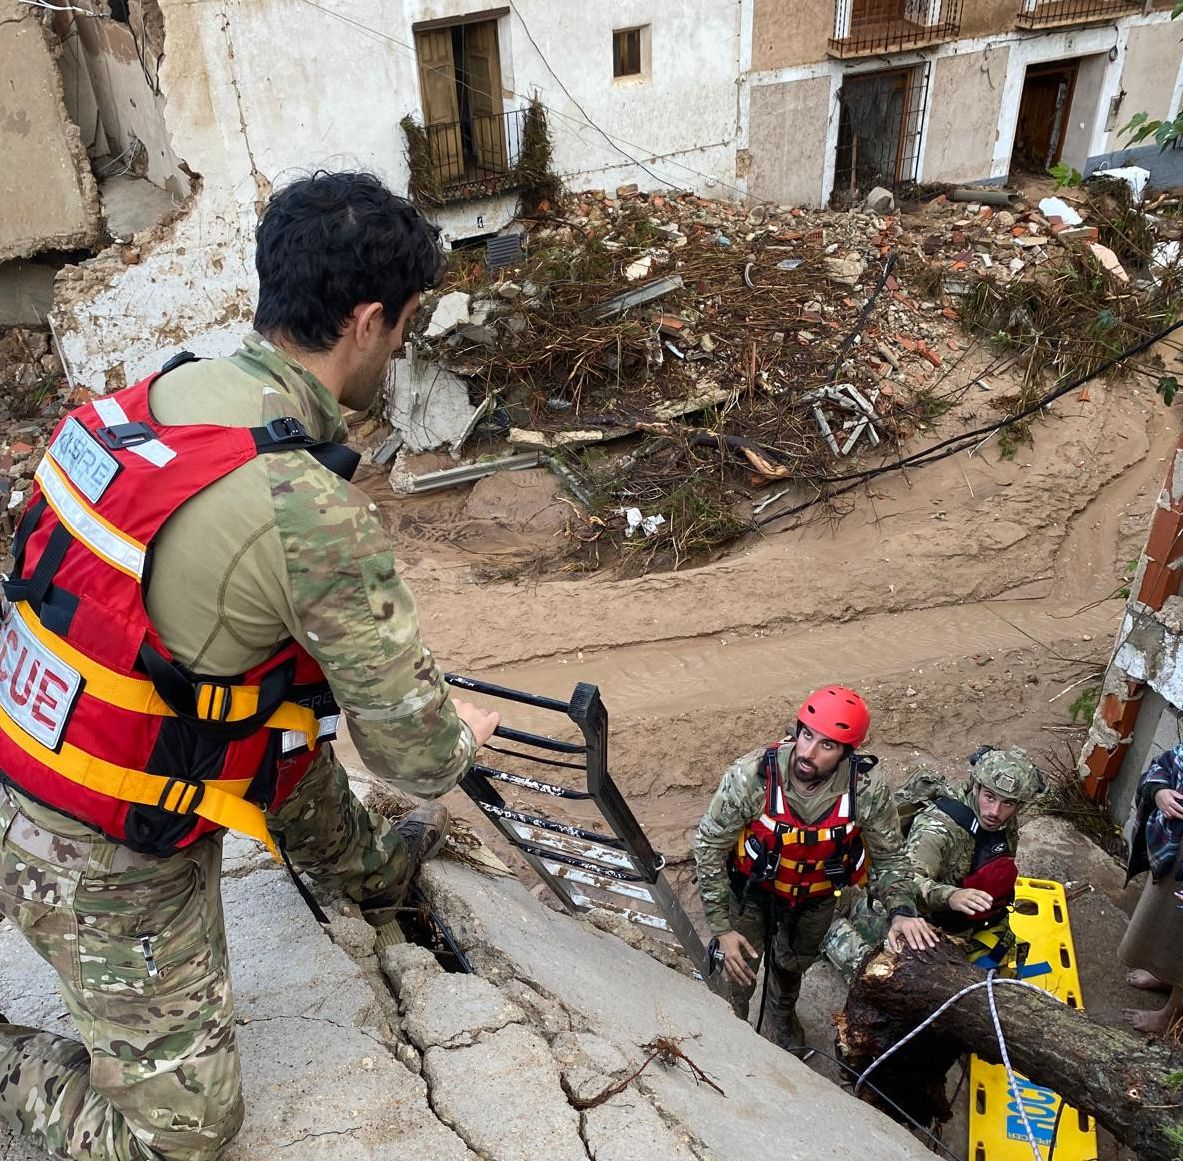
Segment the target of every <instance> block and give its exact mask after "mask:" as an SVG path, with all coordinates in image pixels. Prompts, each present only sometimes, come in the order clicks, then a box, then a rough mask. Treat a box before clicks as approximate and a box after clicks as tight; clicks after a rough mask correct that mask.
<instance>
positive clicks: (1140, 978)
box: [1125, 968, 1171, 992]
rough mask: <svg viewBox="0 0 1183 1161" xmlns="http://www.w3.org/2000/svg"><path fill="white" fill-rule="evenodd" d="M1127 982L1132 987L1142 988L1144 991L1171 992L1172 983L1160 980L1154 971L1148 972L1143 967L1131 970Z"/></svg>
mask: <svg viewBox="0 0 1183 1161" xmlns="http://www.w3.org/2000/svg"><path fill="white" fill-rule="evenodd" d="M1125 982H1126V983H1127V984H1129V985H1130V987H1131V988H1141V989H1142V991H1144V992H1169V991H1170V990H1171V985H1170V984H1168V983H1166V982H1164V981H1163V980H1160V979H1159V978H1158V976H1156V975H1155V974H1154V973H1153V972H1148V971H1145V970H1143V969H1142V968H1135V969H1134V970H1133V971H1132V972H1130V973H1129V974H1128V975H1127V976H1126V978H1125Z"/></svg>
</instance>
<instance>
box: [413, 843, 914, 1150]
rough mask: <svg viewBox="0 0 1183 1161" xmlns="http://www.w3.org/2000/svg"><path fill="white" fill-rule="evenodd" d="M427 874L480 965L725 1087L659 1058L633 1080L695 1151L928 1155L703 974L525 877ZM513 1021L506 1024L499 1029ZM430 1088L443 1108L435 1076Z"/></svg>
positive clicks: (429, 870) (433, 869) (623, 1043)
mask: <svg viewBox="0 0 1183 1161" xmlns="http://www.w3.org/2000/svg"><path fill="white" fill-rule="evenodd" d="M422 879H423V884H424V888H425V890H426V891H427V893H428V895H429V897H430V898H432V900H433V902H434V904H435V906H436V907H438V908H440V909H441V910H442V911H443V912H444V914H446V915H447V916H448V920H449V923H450V924H451V925H452V929H453V931H454V933H455V934H456V936H457V938H458V939H459V941H460V942H461V944H462V945H463V946H464V947H465V949H466V950H467V951H468V953H469V955H470V956H471V957H472V958H473V961H474V963H475V964H476V965H477V968H478V970H479V971H480V972H481V973H482V974H484V975H487V976H490V978H493V979H495V980H497V979H502V978H503V979H510V978H514V977H516V978H517V979H519V980H528V981H529V982H530V985H531V987H533V988H534V989H535V990H537V991H540V992H543V993H545V994H548V995H549V996H551V997H552V998H554V999H556V1000H558V1001H560V1002H561V1003H562V1004H563V1006H564V1007H565V1008H566V1009H567V1010H568V1011H569V1012H570V1014H571V1018H572V1021H573V1022H575V1021H578V1022H579V1023H580V1024H581V1025H582V1027H581V1030H584V1031H591V1032H594V1033H596V1035H597V1036H600V1037H602V1038H603V1039H605V1040H607V1041H609V1042H610V1043H612V1044H614V1045H615V1046H616V1047H617V1048H618V1049H619V1050H620V1051H621V1052H623V1053H624V1055H625V1056H626V1057H627V1058H628V1059H629V1060H630V1061H632V1062H633V1066H634V1067H635V1066H636V1065H638V1064H640V1063H641V1061H642V1060H643V1059H644V1054H643V1053H642V1051H641V1046H642V1045H644V1044H646V1043H648V1042H649V1041H651V1040H653V1039H654V1038H655V1037H659V1036H664V1037H671V1038H675V1039H677V1041H678V1043H679V1044H680V1045H681V1048H682V1050H683V1051H684V1052H685V1053H686V1054H687V1055H688V1056H689V1057H690V1058H691V1059H692V1060H693V1061H694V1062H695V1064H696V1065H697V1066H698V1067H699V1068H701V1069H703V1070H704V1071H705V1072H706V1073H707V1074H708V1075H710V1077H711V1078H712V1079H713V1080H714V1081H715V1082H716V1083H718V1084H719V1085H720V1086H721V1087H722V1088H723V1090H724V1092H725V1093H726V1096H720V1095H719V1094H717V1093H715V1092H713V1091H712V1090H711V1089H710V1088H708V1087H707V1086H705V1085H701V1084H699V1083H697V1082H696V1081H695V1079H694V1078H693V1077H692V1076H691V1075H690V1073H689V1072H688V1071H686V1070H685V1069H683V1068H671V1069H667V1068H664V1067H661V1066H658V1065H654V1066H651V1067H650V1068H649V1069H648V1070H647V1071H646V1073H645V1075H644V1077H643V1078H642V1080H641V1082H638V1083H639V1088H638V1091H640V1092H642V1093H643V1094H644V1095H647V1096H649V1097H650V1099H651V1101H652V1103H653V1104H654V1105H655V1107H656V1109H657V1111H658V1113H659V1115H660V1116H661V1119H662V1121H663V1122H664V1123H665V1124H666V1125H674V1126H678V1131H679V1132H682V1133H685V1134H686V1137H687V1139H688V1140H692V1141H693V1142H694V1148H695V1151H696V1152H697V1153H699V1155H703V1154H708V1155H712V1156H718V1157H729V1158H730V1157H737V1156H738V1155H739V1154H738V1153H737V1151H736V1142H737V1141H742V1142H743V1143H744V1144H743V1150H742V1153H743V1156H745V1157H753V1156H761V1155H763V1154H764V1153H770V1154H771V1153H776V1154H778V1155H788V1156H802V1157H804V1156H816V1155H817V1150H818V1148H819V1144H818V1143H819V1142H822V1141H824V1142H825V1143H826V1146H825V1148H826V1152H827V1156H828V1157H830V1158H832V1159H837V1158H842V1157H852V1158H853V1157H858V1158H862V1157H866V1156H874V1157H876V1158H877V1159H879V1161H889V1159H893V1158H901V1159H902V1158H910V1159H913V1161H919V1159H920V1158H923V1157H927V1156H928V1153H927V1151H926V1150H924V1149H923V1147H922V1146H921V1145H920V1144H919V1143H917V1141H916V1140H915V1139H914V1138H913V1137H911V1136H910V1135H909V1134H908V1133H907V1132H905V1131H904V1130H903V1129H901V1128H900V1127H899V1126H897V1125H895V1124H894V1123H892V1122H891V1121H889V1120H888V1119H887V1118H886V1117H883V1116H882V1115H881V1114H879V1113H878V1112H876V1111H875V1110H874V1109H872V1108H870V1107H869V1106H868V1105H865V1104H863V1103H862V1102H860V1101H856V1100H854V1099H853V1098H852V1097H850V1096H848V1095H847V1094H845V1093H843V1092H842V1091H841V1090H839V1089H838V1088H836V1087H834V1086H833V1085H832V1084H831V1083H830V1082H829V1081H827V1080H825V1079H824V1078H822V1077H820V1076H818V1075H816V1074H815V1073H813V1072H812V1071H811V1070H810V1069H809V1068H808V1067H807V1066H806V1065H804V1064H802V1063H801V1062H800V1061H799V1060H796V1059H794V1058H793V1057H791V1056H789V1055H788V1054H787V1053H785V1052H783V1051H782V1050H780V1049H779V1048H777V1047H775V1046H774V1045H772V1044H770V1043H769V1042H768V1041H766V1040H764V1039H762V1038H761V1037H758V1036H756V1034H755V1033H754V1032H753V1030H752V1029H751V1027H749V1026H748V1025H747V1024H746V1023H744V1022H743V1021H741V1020H738V1019H736V1018H735V1016H734V1014H733V1013H732V1011H731V1009H730V1007H728V1005H727V1004H726V1003H725V1002H724V1001H723V1000H722V999H720V998H719V997H718V996H715V995H713V994H712V993H711V992H710V991H708V990H707V988H706V987H705V986H704V985H703V984H702V983H700V982H698V981H696V980H693V979H690V978H688V977H686V976H682V975H679V974H678V973H676V972H674V971H671V970H670V969H669V968H666V967H664V966H662V965H661V964H659V963H657V962H656V961H655V960H653V959H650V958H649V957H648V956H646V955H644V954H643V953H641V952H639V951H635V950H634V949H632V948H630V947H628V946H627V945H626V944H624V943H623V942H621V941H620V940H619V939H617V938H615V937H614V936H611V935H608V934H606V933H604V932H601V931H598V930H596V929H595V928H593V927H591V926H590V925H589V924H585V923H580V922H578V921H574V920H572V919H570V918H569V917H567V916H564V915H560V914H558V913H557V912H554V911H552V910H550V909H549V908H547V907H545V906H544V905H543V904H541V903H539V902H538V901H537V900H536V899H534V898H533V896H531V895H530V893H529V892H528V891H527V890H526V889H525V888H524V887H523V886H522V885H521V884H520V883H518V882H516V881H510V880H504V879H503V880H497V881H494V880H492V879H486V878H484V877H482V876H480V875H477V874H474V873H472V872H470V871H468V870H467V869H465V868H463V867H459V866H456V865H452V864H445V863H439V862H436V863H431V864H429V865H428V866H427V867H425V868H424V871H423V874H422ZM513 1033H515V1028H512V1027H511V1028H507V1029H505V1030H504V1031H503V1032H499V1033H497V1034H496V1035H497V1036H499V1037H505V1036H507V1035H510V1034H513ZM433 1051H437V1052H438V1051H442V1050H433ZM467 1051H471V1050H467ZM430 1055H431V1053H429V1054H428V1056H429V1057H430ZM630 1091H631V1090H630ZM433 1099H434V1102H435V1107H436V1109H437V1111H438V1110H439V1101H438V1092H437V1090H436V1086H434V1085H433Z"/></svg>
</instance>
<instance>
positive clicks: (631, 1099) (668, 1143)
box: [583, 1091, 697, 1161]
mask: <svg viewBox="0 0 1183 1161" xmlns="http://www.w3.org/2000/svg"><path fill="white" fill-rule="evenodd" d="M583 1139H584V1140H585V1141H586V1142H587V1151H588V1153H589V1155H590V1156H591V1158H592V1161H636V1158H638V1157H644V1158H645V1161H696V1157H697V1155H696V1154H695V1152H694V1150H693V1149H691V1148H690V1134H689V1133H678V1132H675V1131H674V1130H672V1129H670V1128H669V1127H667V1125H666V1124H665V1122H664V1121H662V1119H661V1117H660V1116H659V1115H658V1113H657V1110H656V1109H655V1108H654V1107H653V1106H652V1105H651V1104H650V1103H649V1102H648V1101H647V1100H646V1099H645V1097H644V1096H643V1095H642V1094H641V1093H639V1092H631V1091H626V1092H623V1093H621V1094H620V1095H619V1096H614V1097H613V1098H612V1099H611V1100H609V1101H607V1102H605V1103H604V1104H602V1105H597V1106H596V1107H595V1108H594V1109H588V1110H587V1111H586V1112H585V1113H584V1114H583Z"/></svg>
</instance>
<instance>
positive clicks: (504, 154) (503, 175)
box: [426, 109, 525, 202]
mask: <svg viewBox="0 0 1183 1161" xmlns="http://www.w3.org/2000/svg"><path fill="white" fill-rule="evenodd" d="M524 118H525V110H524V109H513V110H511V111H510V112H508V113H481V114H473V115H471V116H468V117H462V118H461V119H460V120H459V121H451V122H447V123H445V124H441V125H427V126H426V133H427V145H428V149H429V150H430V153H431V169H432V178H433V179H434V180H433V185H434V187H435V191H436V192H438V195H439V198H440V200H441V201H444V202H462V201H469V200H471V199H473V198H484V197H492V196H494V195H496V194H500V193H507V192H509V191H511V190H516V189H519V188H520V187H521V185H522V182H521V178H520V176H519V175H518V173H517V160H518V158H519V156H520V155H521V151H522V126H523V123H524Z"/></svg>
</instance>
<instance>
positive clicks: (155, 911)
mask: <svg viewBox="0 0 1183 1161" xmlns="http://www.w3.org/2000/svg"><path fill="white" fill-rule="evenodd" d="M210 887H211V884H210V883H209V882H207V872H206V869H205V867H204V866H202V865H201V864H199V863H198V861H197V860H195V859H191V858H187V857H185V856H174V857H173V858H171V859H167V860H161V864H160V867H159V870H158V872H157V873H155V874H151V875H145V876H143V878H142V879H139V877H134V878H133V877H129V876H119V877H112V878H110V879H104V878H95V879H84V880H83V881H82V882H81V883H80V884H79V886H78V895H77V898H76V900H75V914H76V916H77V923H78V928H77V930H78V963H79V972H80V977H81V984H82V989H83V994H84V996H85V998H86V999H87V1001H88V1002H89V1003H92V1004H95V1003H97V1002H98V1001H105V1002H106V1004H107V1005H108V1006H109V1008H111V1010H109V1011H108V1012H107V1018H108V1019H112V1020H114V1021H115V1022H116V1023H120V1022H123V1018H122V1017H121V1016H120V1013H119V1012H117V1011H115V1010H114V1009H121V1008H122V1006H123V1005H122V1004H121V1001H122V1000H124V999H126V1000H127V1001H128V1005H129V1006H128V1008H127V1010H126V1012H124V1013H123V1016H125V1017H127V1021H126V1022H127V1023H128V1024H129V1025H133V1026H134V1025H135V1024H137V1023H138V1022H139V1020H140V1019H142V1018H143V1016H144V1005H143V1002H142V1001H143V1000H144V999H150V998H152V997H164V996H175V995H178V994H183V993H184V992H185V990H186V989H187V988H190V987H192V986H194V985H200V984H201V983H202V982H203V981H205V980H207V979H208V977H209V975H210V973H211V969H212V967H213V955H214V948H215V945H220V942H221V941H220V939H215V938H214V935H215V933H214V932H213V931H212V930H211V926H212V924H213V923H214V922H216V915H217V898H218V894H217V893H218V884H217V882H216V881H215V882H214V883H213V884H212V887H213V896H212V903H213V906H212V908H211V905H210V904H211V894H210Z"/></svg>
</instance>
